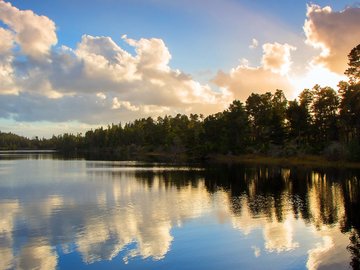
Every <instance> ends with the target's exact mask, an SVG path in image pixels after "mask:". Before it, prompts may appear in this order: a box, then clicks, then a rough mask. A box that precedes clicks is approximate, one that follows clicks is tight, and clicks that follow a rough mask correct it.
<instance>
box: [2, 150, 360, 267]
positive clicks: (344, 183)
mask: <svg viewBox="0 0 360 270" xmlns="http://www.w3.org/2000/svg"><path fill="white" fill-rule="evenodd" d="M359 179H360V171H356V170H335V169H306V168H282V167H273V166H272V167H271V166H270V167H269V166H249V165H246V166H236V167H215V166H212V167H211V168H201V167H195V168H194V167H184V166H181V167H179V166H169V165H165V164H159V163H158V164H154V163H153V164H151V163H139V162H111V161H86V160H61V159H54V158H53V154H51V153H46V154H39V153H38V154H31V153H17V154H9V153H2V154H0V269H46V270H51V269H349V268H350V269H351V268H354V269H358V267H359V250H360V240H359V228H360V226H359Z"/></svg>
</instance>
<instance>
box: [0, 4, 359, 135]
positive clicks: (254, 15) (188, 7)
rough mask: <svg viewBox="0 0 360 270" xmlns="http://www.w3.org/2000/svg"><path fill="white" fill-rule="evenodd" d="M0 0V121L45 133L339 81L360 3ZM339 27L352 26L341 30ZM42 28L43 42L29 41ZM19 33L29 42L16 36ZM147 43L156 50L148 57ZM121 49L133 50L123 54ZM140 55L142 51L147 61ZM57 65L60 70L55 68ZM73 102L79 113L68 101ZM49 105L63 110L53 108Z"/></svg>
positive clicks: (211, 107) (218, 106)
mask: <svg viewBox="0 0 360 270" xmlns="http://www.w3.org/2000/svg"><path fill="white" fill-rule="evenodd" d="M3 3H7V4H3V10H2V11H1V9H0V29H1V28H2V29H3V31H2V32H3V35H4V36H6V37H7V39H5V38H3V41H0V42H3V43H4V42H5V41H6V40H8V43H7V44H12V45H11V48H10V49H6V50H5V49H4V50H3V51H1V43H0V61H2V68H3V69H4V70H5V71H6V72H5V71H4V72H3V74H7V75H6V78H7V79H8V82H7V83H6V84H5V83H3V84H4V85H3V86H1V85H0V102H2V103H6V104H7V105H6V106H3V109H2V110H0V130H2V131H15V132H17V133H21V134H23V135H27V136H33V135H35V132H36V134H38V135H40V136H42V135H43V136H50V135H51V134H52V133H61V132H64V131H70V130H71V129H73V128H74V132H77V131H82V130H85V129H87V128H91V127H95V126H99V125H106V124H108V123H111V122H115V123H116V122H118V121H120V120H121V121H122V122H125V121H130V120H133V119H135V118H138V117H146V116H155V115H163V114H174V113H177V112H181V113H191V112H195V113H200V112H203V113H205V114H208V113H214V112H216V111H219V110H222V109H224V108H226V106H227V105H228V104H229V102H230V101H231V100H233V99H235V98H238V99H240V100H242V101H244V99H246V97H247V96H248V95H249V94H250V93H251V92H252V91H255V92H264V91H274V90H275V89H276V88H281V89H284V91H285V93H286V94H287V96H288V98H289V99H291V98H294V97H296V95H297V93H299V91H300V90H301V88H303V87H312V86H313V85H312V84H314V83H316V82H315V79H316V78H319V80H320V81H319V83H327V84H329V85H330V86H333V87H336V82H337V81H338V80H340V79H343V77H342V73H343V72H342V70H343V69H344V63H345V64H346V55H347V53H348V51H349V48H350V49H351V48H352V47H354V46H355V45H357V43H359V41H358V38H357V37H358V36H359V35H358V33H357V32H356V31H358V30H356V25H359V23H360V19H358V18H359V17H360V16H358V15H359V14H360V13H359V9H360V8H359V6H358V5H356V4H355V2H353V1H314V2H307V1H285V0H282V1H263V0H260V1H250V0H245V1H235V0H221V1H220V0H210V1H209V0H208V1H205V0H197V1H190V0H182V1H166V0H126V1H119V0H118V1H116V0H102V1H100V0H92V1H81V0H73V1H69V0H62V1H58V0H52V1H43V0H27V1H5V2H3ZM9 5H10V6H11V7H9ZM327 6H329V7H331V9H329V8H327ZM10 10H11V16H9V14H10ZM25 11H30V13H26V12H25ZM39 16H45V17H46V18H47V19H46V20H43V19H39ZM19 18H21V19H20V20H19ZM22 20H23V21H24V25H25V21H26V22H27V23H26V26H24V25H21V22H19V21H22ZM306 21H307V22H308V23H307V24H306V23H305V22H306ZM51 22H52V23H51ZM42 24H43V25H42ZM52 24H53V25H54V27H55V28H54V27H52ZM331 24H334V26H333V27H329V28H327V26H328V25H331ZM306 25H307V26H306ZM344 27H345V29H349V33H344V31H342V32H341V31H340V29H344ZM39 29H40V30H39ZM353 29H355V30H353ZM336 31H338V32H336ZM354 31H355V32H354ZM359 31H360V30H359ZM38 32H41V35H40V36H39V41H38V42H35V41H34V40H33V39H29V37H30V36H33V37H36V36H37V34H34V33H38ZM0 34H1V32H0ZM125 34H126V35H127V38H125V37H123V35H125ZM340 34H341V35H343V34H345V35H346V38H344V39H346V40H347V43H346V44H345V45H344V46H343V45H341V44H340V43H339V42H338V41H336V40H335V39H336V36H337V35H338V36H339V35H340ZM84 35H86V36H84ZM0 37H1V36H0ZM20 37H25V41H23V42H21V41H19V39H20ZM47 37H51V38H49V39H47ZM84 37H85V38H84ZM10 39H12V41H11V40H10ZM4 40H5V41H4ZM9 40H10V41H9ZM145 43H146V44H145ZM252 43H253V46H252V47H250V45H251V44H252ZM4 44H5V43H4ZM105 44H107V45H106V46H109V47H108V49H109V50H111V55H115V54H117V53H119V48H121V50H123V51H122V52H120V53H119V54H118V55H122V56H121V57H120V56H119V57H115V58H114V59H110V60H109V58H106V57H107V56H108V53H109V51H106V52H105V51H104V49H103V48H104V46H105ZM80 45H83V46H80ZM9 46H10V45H9ZM9 46H7V47H6V46H5V45H4V47H6V48H8V47H9ZM94 46H99V47H96V48H95V47H94ZM80 47H81V49H80ZM100 48H101V49H100ZM65 49H66V50H65ZM95 49H96V52H95V51H94V50H95ZM144 50H145V51H146V53H144ZM65 51H66V52H65ZM152 51H156V52H157V54H156V53H154V55H152V57H151V59H150V58H149V57H150V56H151V54H152V53H151V52H152ZM125 52H126V53H129V54H130V55H131V56H132V57H133V58H131V59H128V60H124V58H123V56H124V55H125V54H126V53H125ZM327 52H328V55H325V54H326V53H327ZM145 54H146V55H147V54H149V56H146V57H148V58H146V59H147V60H146V59H145V56H144V55H145ZM1 55H5V56H6V57H5V56H4V57H2V58H1ZM94 56H96V57H95V58H96V59H98V60H96V61H102V60H101V59H100V58H101V57H103V56H106V57H105V58H106V59H107V61H108V62H107V64H105V65H104V67H105V68H108V67H109V66H111V65H113V64H114V63H115V62H116V61H118V62H116V63H117V64H119V65H120V66H122V67H121V71H120V70H118V69H117V67H119V65H116V64H114V65H113V66H111V69H110V70H106V69H101V70H100V69H97V68H98V67H100V66H101V64H100V62H99V63H96V62H94V61H95V60H94ZM143 56H144V57H143ZM99 57H100V58H99ZM142 57H143V59H141V58H142ZM59 59H60V60H59ZM64 59H67V60H64ZM69 59H71V60H69ZM99 59H100V60H99ZM119 59H122V60H119ZM149 59H150V60H151V61H152V64H153V65H152V67H153V68H154V70H152V71H151V72H150V70H149V69H148V68H146V70H142V68H143V65H142V64H141V63H140V62H141V61H145V60H146V61H148V60H149ZM339 59H343V61H340V60H339ZM150 60H149V61H150ZM64 61H66V62H64ZM114 61H115V62H114ZM70 62H71V65H70V64H69V63H70ZM340 62H341V63H340ZM49 63H51V64H49ZM81 63H83V65H81ZM335 63H336V66H335ZM67 64H69V66H66V65H67ZM103 64H104V63H103ZM158 64H159V65H158ZM64 66H66V67H64ZM0 67H1V62H0ZM59 68H60V69H61V72H64V74H62V73H61V72H60V73H61V74H60V75H61V76H60V75H59ZM82 68H83V70H82ZM94 68H96V70H95V69H94ZM42 69H44V70H43V71H41V70H42ZM64 70H65V71H64ZM89 70H91V72H92V73H91V74H90V73H89V72H90V71H89ZM94 70H95V71H94ZM124 70H125V71H124ZM133 70H136V72H135V71H133ZM70 71H71V72H70ZM111 72H114V73H111ZM129 72H130V73H131V72H132V73H131V74H132V75H131V76H132V77H131V76H130V75H129V74H130V73H129ZM154 72H155V73H156V75H154V74H155V73H154ZM109 73H111V74H112V76H108V75H107V74H109ZM19 74H21V76H20V75H19ZM73 74H80V75H79V77H75V76H74V75H73ZM84 74H85V75H84ZM101 74H103V75H104V76H103V77H101ZM125 74H126V76H125ZM10 75H11V76H13V77H11V76H10ZM82 75H84V77H81V76H82ZM4 76H5V75H4ZM124 76H125V77H124ZM129 76H130V77H131V78H130V77H129ZM154 76H155V77H154ZM10 77H11V78H10ZM120 77H121V78H122V79H121V80H120V79H118V78H120ZM9 78H10V79H9ZM259 78H260V79H259ZM65 81H66V83H64V82H65ZM259 81H260V82H261V81H262V82H263V83H262V84H259ZM86 83H88V84H89V85H90V83H92V84H91V85H90V86H89V85H87V84H86ZM64 84H66V85H64ZM94 85H96V87H97V88H96V87H95V86H94ZM93 86H94V87H93ZM156 86H157V87H156ZM175 86H176V87H175ZM87 88H91V90H87ZM95 88H96V89H95ZM162 88H163V89H162ZM165 88H166V89H167V90H165ZM179 89H186V90H184V91H183V92H182V90H179ZM157 95H158V96H157ZM172 95H173V96H174V98H173V99H172V98H171V96H172ZM145 96H146V98H144V97H145ZM149 96H152V97H153V98H148V97H149ZM96 97H97V98H98V99H96ZM100 102H101V104H102V105H101V106H102V107H101V106H100V105H99V104H100ZM9 103H11V104H12V106H10V105H9ZM74 104H76V106H77V107H78V108H82V110H81V112H78V111H76V110H74V109H73V107H74ZM89 104H90V105H91V104H92V105H91V106H89ZM42 107H43V108H42ZM54 107H56V108H57V110H58V112H60V113H61V112H63V113H62V114H61V115H62V116H63V117H59V116H55V113H54V112H49V111H48V110H51V109H52V108H54ZM200 110H202V111H200ZM69 111H71V112H72V114H71V113H69ZM92 111H93V113H91V112H92ZM84 112H86V113H87V114H85V113H84ZM50 115H52V117H50ZM91 115H98V117H95V116H91ZM45 116H49V117H45ZM59 127H62V128H59ZM79 127H81V128H79ZM39 133H40V134H39Z"/></svg>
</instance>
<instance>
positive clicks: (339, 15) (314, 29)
mask: <svg viewBox="0 0 360 270" xmlns="http://www.w3.org/2000/svg"><path fill="white" fill-rule="evenodd" d="M306 16H307V18H306V21H305V24H304V31H305V35H306V42H307V43H308V44H309V45H311V46H313V47H314V48H316V49H319V50H320V54H319V55H318V56H317V57H316V58H315V59H314V62H315V63H317V64H322V65H324V66H325V67H326V68H328V69H329V70H330V71H332V72H336V73H339V74H343V72H344V71H345V69H346V66H347V55H348V53H349V52H350V50H351V49H352V48H353V47H355V46H356V45H357V44H359V42H360V41H359V36H360V28H359V27H358V26H359V25H360V8H359V7H348V8H346V9H344V10H342V11H333V10H332V9H331V7H329V6H326V7H323V8H322V7H320V6H318V5H309V6H308V7H307V14H306Z"/></svg>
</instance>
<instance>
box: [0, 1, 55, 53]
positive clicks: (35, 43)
mask: <svg viewBox="0 0 360 270" xmlns="http://www.w3.org/2000/svg"><path fill="white" fill-rule="evenodd" d="M0 20H1V21H3V22H4V23H5V24H6V25H7V26H8V27H9V28H10V29H11V30H12V31H13V32H14V33H15V40H16V42H17V43H18V44H19V46H20V48H21V50H22V51H23V52H24V54H26V55H28V56H31V57H34V58H39V57H42V56H44V55H47V54H48V53H49V52H50V48H51V46H52V45H55V44H56V43H57V36H56V33H55V30H56V29H55V23H54V22H53V21H52V20H50V19H49V18H48V17H46V16H39V15H36V14H35V13H34V12H32V11H31V10H19V9H17V8H16V7H13V6H12V5H11V4H10V3H7V2H5V1H1V2H0Z"/></svg>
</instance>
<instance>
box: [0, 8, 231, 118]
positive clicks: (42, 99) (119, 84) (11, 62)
mask: <svg viewBox="0 0 360 270" xmlns="http://www.w3.org/2000/svg"><path fill="white" fill-rule="evenodd" d="M0 20H2V21H3V22H4V23H5V24H7V25H8V26H9V28H10V29H11V30H12V31H13V32H11V31H9V30H6V29H2V30H1V31H0V37H4V38H3V39H2V40H1V43H0V50H1V51H0V52H2V53H3V54H5V52H6V58H5V57H3V58H1V59H0V79H1V82H0V94H1V95H2V99H1V100H0V103H1V105H2V108H1V109H0V117H2V118H9V117H11V118H12V119H15V120H17V121H57V122H58V121H60V122H62V121H69V120H73V121H74V120H75V121H76V120H77V121H79V122H83V123H90V124H95V123H98V124H107V123H108V122H113V121H114V120H116V121H119V119H121V120H122V121H130V120H134V119H135V118H138V117H145V116H157V115H156V114H157V113H160V114H164V113H169V114H171V113H184V112H188V111H189V110H190V111H191V112H193V113H205V114H207V113H214V112H217V111H219V110H222V109H223V108H225V107H226V106H227V104H228V103H229V102H230V101H231V95H230V94H229V93H228V92H226V91H213V90H212V89H211V88H210V87H209V86H208V85H204V84H201V83H199V82H197V81H195V80H193V79H192V78H191V76H189V75H187V74H184V73H183V72H181V71H179V70H175V69H172V68H171V67H170V66H169V61H170V60H171V54H170V52H169V49H168V48H167V47H166V45H165V43H164V41H163V40H161V39H157V38H150V39H145V38H141V39H139V40H134V39H130V38H128V37H126V36H123V40H124V41H125V42H127V43H128V45H130V46H132V47H134V49H135V54H134V55H131V54H130V53H129V52H127V51H126V50H124V49H123V48H121V47H120V46H119V45H118V44H117V43H115V42H114V41H113V40H112V39H111V38H110V37H105V36H90V35H83V36H82V38H81V40H80V42H79V43H78V44H77V46H76V48H69V47H66V46H59V47H56V48H55V47H52V45H55V44H56V42H57V39H56V34H55V24H54V23H53V22H52V21H51V20H50V19H49V18H47V17H45V16H38V15H36V14H34V13H33V12H32V11H21V10H18V9H17V8H15V7H13V6H11V4H9V3H6V2H1V4H0ZM30 36H31V37H34V40H32V39H30V38H28V37H30ZM14 46H18V47H19V48H20V52H18V51H17V52H16V53H15V50H13V48H14ZM23 55H27V56H30V57H22V56H23ZM44 56H46V57H44ZM99 89H101V90H99ZM15 95H17V96H15ZM193 108H194V110H193ZM201 110H203V111H201ZM100 121H101V122H100Z"/></svg>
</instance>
